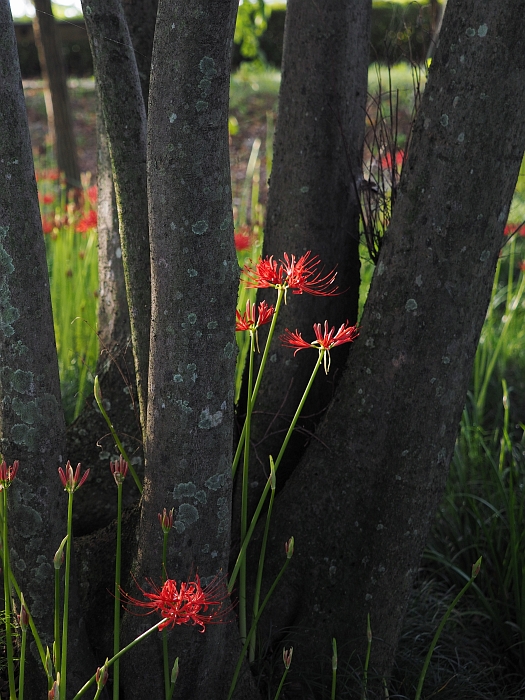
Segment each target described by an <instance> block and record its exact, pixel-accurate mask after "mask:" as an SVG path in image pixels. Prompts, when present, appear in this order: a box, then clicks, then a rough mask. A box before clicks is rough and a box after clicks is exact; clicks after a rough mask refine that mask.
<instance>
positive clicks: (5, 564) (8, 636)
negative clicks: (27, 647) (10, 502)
mask: <svg viewBox="0 0 525 700" xmlns="http://www.w3.org/2000/svg"><path fill="white" fill-rule="evenodd" d="M0 503H1V508H2V569H3V573H4V611H5V641H6V651H7V674H8V678H9V698H10V700H16V686H15V666H14V652H13V637H12V632H11V630H12V626H11V586H10V583H9V571H10V568H9V544H8V537H7V530H8V528H7V486H6V485H5V484H4V487H3V488H2V497H1V498H0Z"/></svg>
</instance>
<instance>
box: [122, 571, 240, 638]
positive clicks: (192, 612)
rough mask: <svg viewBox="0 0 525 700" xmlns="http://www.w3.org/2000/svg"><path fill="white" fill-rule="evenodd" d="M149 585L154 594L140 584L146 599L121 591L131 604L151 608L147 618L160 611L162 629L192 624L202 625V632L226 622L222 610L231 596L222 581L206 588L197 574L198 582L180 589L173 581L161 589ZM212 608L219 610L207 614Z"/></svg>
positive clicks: (185, 583)
mask: <svg viewBox="0 0 525 700" xmlns="http://www.w3.org/2000/svg"><path fill="white" fill-rule="evenodd" d="M149 583H150V585H151V587H152V589H153V593H146V591H144V590H143V589H142V588H141V587H140V586H138V584H137V586H138V588H139V590H140V592H141V593H142V595H143V596H144V597H145V598H147V600H136V599H135V598H132V597H131V596H129V595H128V594H127V593H126V592H125V591H121V592H122V596H123V598H124V599H125V600H126V601H127V602H128V603H131V604H132V605H136V606H138V607H141V608H149V611H148V612H147V613H145V614H146V615H149V614H151V613H153V612H158V613H159V614H160V615H161V617H162V618H163V619H164V621H163V622H162V624H161V625H159V630H162V629H164V628H165V627H168V626H170V625H171V626H172V627H174V626H175V625H185V624H188V623H191V624H194V625H199V626H200V627H201V632H204V631H205V630H206V625H210V624H217V623H220V622H224V614H225V612H227V610H225V609H224V608H223V602H224V600H225V599H226V598H227V597H228V594H227V591H226V588H225V587H224V586H222V585H221V582H220V580H219V579H214V580H213V581H212V582H211V583H210V584H208V585H207V586H205V588H204V589H203V588H202V586H201V582H200V578H199V576H198V575H197V574H196V575H195V581H189V582H185V581H181V583H180V585H179V586H177V581H175V580H174V579H168V580H167V581H166V582H165V583H164V584H163V586H162V588H159V587H158V586H156V585H155V584H154V583H152V582H151V581H149ZM213 606H218V607H217V609H216V610H212V611H210V612H208V609H209V608H210V607H213Z"/></svg>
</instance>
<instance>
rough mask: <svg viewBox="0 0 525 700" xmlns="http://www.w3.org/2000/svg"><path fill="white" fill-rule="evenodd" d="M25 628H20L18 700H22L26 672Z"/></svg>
mask: <svg viewBox="0 0 525 700" xmlns="http://www.w3.org/2000/svg"><path fill="white" fill-rule="evenodd" d="M26 646H27V627H26V628H25V629H24V628H22V647H21V649H20V669H19V671H18V700H24V682H25V670H26Z"/></svg>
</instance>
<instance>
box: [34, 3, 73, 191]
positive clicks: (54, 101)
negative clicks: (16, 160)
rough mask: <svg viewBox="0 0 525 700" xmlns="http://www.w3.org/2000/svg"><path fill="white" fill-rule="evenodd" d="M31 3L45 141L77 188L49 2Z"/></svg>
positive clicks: (70, 124) (64, 88) (59, 55)
mask: <svg viewBox="0 0 525 700" xmlns="http://www.w3.org/2000/svg"><path fill="white" fill-rule="evenodd" d="M33 2H34V5H35V10H36V14H35V18H34V20H33V32H34V35H35V44H36V47H37V50H38V60H39V62H40V69H41V71H42V79H43V80H44V97H45V102H46V112H47V127H48V138H49V139H50V142H51V145H52V146H53V148H54V149H55V154H56V159H57V164H58V169H59V170H60V171H61V172H63V173H65V176H66V181H67V183H68V185H69V186H70V187H80V170H79V167H78V158H77V150H76V146H75V136H74V133H73V119H72V116H71V105H70V103H69V93H68V90H67V82H66V73H65V70H64V61H63V60H62V51H61V49H60V44H59V41H58V35H57V30H56V24H55V19H54V17H53V10H52V7H51V0H33Z"/></svg>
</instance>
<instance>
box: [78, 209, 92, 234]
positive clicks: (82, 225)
mask: <svg viewBox="0 0 525 700" xmlns="http://www.w3.org/2000/svg"><path fill="white" fill-rule="evenodd" d="M96 226H97V212H96V211H95V210H94V209H90V210H89V211H88V212H87V214H83V215H82V218H81V219H80V221H79V222H78V224H77V225H76V226H75V230H76V231H77V232H78V233H86V231H88V230H89V229H91V228H96Z"/></svg>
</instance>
